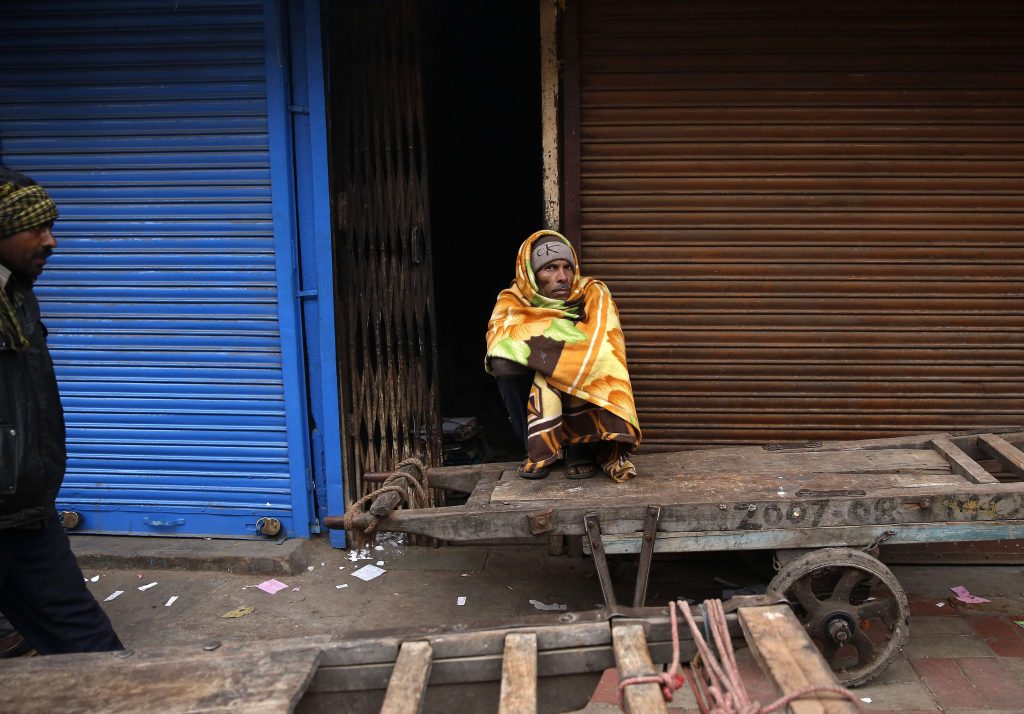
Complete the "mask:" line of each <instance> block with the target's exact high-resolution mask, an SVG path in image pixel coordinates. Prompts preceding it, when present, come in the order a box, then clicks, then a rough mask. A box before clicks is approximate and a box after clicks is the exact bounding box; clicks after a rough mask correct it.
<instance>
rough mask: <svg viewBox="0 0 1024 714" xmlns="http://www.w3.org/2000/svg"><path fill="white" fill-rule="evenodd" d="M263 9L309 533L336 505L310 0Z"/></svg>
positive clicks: (302, 508) (324, 155) (272, 3)
mask: <svg viewBox="0 0 1024 714" xmlns="http://www.w3.org/2000/svg"><path fill="white" fill-rule="evenodd" d="M264 8H265V12H264V16H265V26H266V31H267V52H268V61H267V72H268V74H267V80H268V82H267V84H268V100H269V101H268V103H269V105H270V110H269V116H270V119H269V121H270V124H271V125H270V137H271V139H270V151H271V174H272V179H273V186H274V196H273V199H274V206H275V212H274V223H275V230H274V232H275V237H276V240H277V254H278V266H279V276H278V281H279V286H280V303H279V304H280V310H281V339H282V342H284V341H285V340H288V341H289V342H290V343H291V344H294V345H296V348H297V349H296V350H294V351H293V350H288V353H290V356H293V357H296V358H297V357H299V356H301V355H303V353H304V354H305V358H306V360H305V364H302V362H301V359H296V360H295V361H293V362H291V363H289V362H288V361H287V357H286V362H285V365H284V369H285V373H286V374H289V375H295V381H294V382H293V384H292V385H291V388H290V389H289V390H288V394H287V395H286V408H287V411H288V414H289V415H291V414H297V415H301V416H302V418H303V419H306V418H307V417H308V419H309V422H308V423H301V424H300V423H295V422H294V421H293V420H290V421H289V437H288V438H289V451H291V453H292V454H293V455H294V457H295V458H293V467H292V479H293V480H292V483H293V484H294V486H295V488H294V490H293V499H294V501H295V512H296V524H298V523H299V522H300V518H299V513H300V512H301V513H305V514H306V515H307V518H306V520H305V522H307V523H310V524H311V528H310V530H311V531H313V532H316V531H319V527H318V525H317V524H318V523H319V522H320V521H322V519H323V517H324V516H326V515H328V514H331V515H340V514H341V513H343V512H344V507H345V502H344V488H343V485H342V479H343V474H342V459H341V448H342V447H341V417H340V409H339V391H338V367H337V365H338V360H337V349H336V341H335V314H334V304H335V297H334V295H335V293H334V250H333V245H332V238H331V220H330V215H331V201H330V177H329V163H328V150H327V107H326V91H325V84H324V62H323V45H322V40H321V24H320V1H319V0H265V3H264ZM307 407H308V411H307ZM300 457H301V458H300ZM314 490H315V494H316V497H315V500H314ZM300 502H301V503H300ZM295 535H299V536H301V535H304V534H301V533H299V532H296V533H295ZM305 535H308V533H307V534H305ZM330 542H331V545H334V546H335V547H339V548H340V547H344V546H345V533H344V531H331V533H330Z"/></svg>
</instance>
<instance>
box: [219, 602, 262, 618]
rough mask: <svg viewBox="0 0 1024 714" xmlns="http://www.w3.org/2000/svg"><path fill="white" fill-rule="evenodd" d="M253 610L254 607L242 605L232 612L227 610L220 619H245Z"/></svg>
mask: <svg viewBox="0 0 1024 714" xmlns="http://www.w3.org/2000/svg"><path fill="white" fill-rule="evenodd" d="M255 610H256V608H254V607H251V606H249V605H243V606H242V607H236V608H235V609H234V610H228V611H227V612H225V613H224V614H223V615H221V617H229V618H235V617H245V616H246V615H248V614H249V613H250V612H253V611H255Z"/></svg>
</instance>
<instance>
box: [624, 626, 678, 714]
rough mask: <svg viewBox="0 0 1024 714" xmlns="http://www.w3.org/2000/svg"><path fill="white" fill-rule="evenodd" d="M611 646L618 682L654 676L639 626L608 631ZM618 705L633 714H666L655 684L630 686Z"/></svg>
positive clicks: (659, 692)
mask: <svg viewBox="0 0 1024 714" xmlns="http://www.w3.org/2000/svg"><path fill="white" fill-rule="evenodd" d="M612 645H613V647H614V649H615V665H616V667H618V670H619V681H623V680H626V679H629V678H630V677H642V676H646V675H653V674H657V670H655V669H654V663H653V662H652V661H651V653H650V652H649V651H648V649H647V639H646V638H645V637H644V628H643V626H642V625H623V626H621V627H616V628H614V629H613V630H612ZM622 704H623V706H624V707H625V709H626V711H627V712H632V713H633V714H655V713H656V712H658V713H660V712H664V713H665V714H668V707H667V706H666V704H665V699H664V698H663V697H662V696H661V687H660V686H658V685H657V684H655V683H644V684H632V685H630V686H628V687H626V689H625V691H624V692H623V693H622Z"/></svg>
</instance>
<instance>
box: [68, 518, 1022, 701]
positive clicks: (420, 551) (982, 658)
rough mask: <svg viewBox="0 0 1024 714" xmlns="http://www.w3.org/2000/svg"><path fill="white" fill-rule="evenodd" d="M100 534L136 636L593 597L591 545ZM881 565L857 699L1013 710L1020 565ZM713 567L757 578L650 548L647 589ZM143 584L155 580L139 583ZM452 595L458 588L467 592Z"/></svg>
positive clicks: (684, 589) (90, 572)
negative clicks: (583, 551)
mask: <svg viewBox="0 0 1024 714" xmlns="http://www.w3.org/2000/svg"><path fill="white" fill-rule="evenodd" d="M97 538H99V537H96V536H76V537H75V538H73V539H72V542H73V547H74V548H75V550H76V552H78V553H79V554H80V556H81V558H82V564H83V570H84V572H85V575H86V577H87V578H88V579H90V583H89V587H90V589H91V590H92V591H93V593H94V594H95V595H96V597H97V598H98V599H99V600H101V601H103V600H105V599H106V598H108V597H109V596H110V595H111V594H112V593H113V592H115V591H119V590H120V591H122V594H121V595H119V596H117V597H116V598H115V599H113V600H110V601H107V602H104V603H103V605H104V607H105V609H106V610H107V612H108V613H109V614H110V616H111V619H112V620H113V621H114V625H115V627H116V628H117V630H118V632H119V634H120V635H121V637H122V639H123V640H124V641H125V642H126V644H127V645H128V646H129V647H132V648H141V647H151V646H159V645H172V644H188V643H198V642H204V641H207V640H211V639H215V640H220V641H229V640H235V641H237V640H255V639H274V638H284V637H294V636H302V635H314V634H328V635H332V636H335V637H343V636H345V635H346V634H350V633H352V632H356V631H363V632H365V631H368V630H381V629H387V630H394V629H396V628H409V629H412V628H417V627H429V626H436V625H455V624H465V625H467V626H474V625H484V624H499V623H501V622H503V621H508V620H510V619H512V618H515V617H517V616H520V615H530V614H536V613H537V609H535V605H534V604H533V603H532V602H531V601H535V602H536V603H540V604H544V605H555V604H560V605H565V606H566V607H567V608H568V609H569V610H577V611H578V610H589V609H592V608H594V607H596V606H598V605H599V603H600V601H601V595H600V588H599V586H598V583H597V580H596V577H595V576H594V571H593V565H592V563H591V562H590V560H588V559H579V558H572V557H568V556H558V557H550V556H548V555H547V550H546V547H543V546H501V547H495V546H491V547H483V546H444V547H442V548H439V549H434V548H429V547H406V546H400V545H391V544H385V545H382V546H380V548H379V549H376V550H374V549H371V550H369V551H367V552H364V553H363V554H361V555H359V554H355V553H352V552H348V551H340V550H335V549H332V548H330V547H329V546H328V545H327V544H326V542H325V541H324V540H323V539H314V540H311V541H298V542H295V543H291V542H287V543H286V544H275V543H272V542H262V543H259V542H245V541H219V542H217V541H195V540H192V541H189V540H178V539H146V538H118V539H109V540H110V543H104V542H102V541H100V540H96V539H97ZM114 541H117V543H116V544H115V543H114ZM145 541H152V542H145ZM156 541H163V542H162V543H161V542H156ZM112 544H113V545H116V547H113V545H112ZM257 546H259V547H257ZM190 552H191V553H192V556H193V558H192V560H191V561H190V559H189V557H188V555H189V553H190ZM378 562H380V563H383V565H382V566H381V567H382V568H383V569H384V570H385V573H384V574H383V575H381V576H379V577H377V578H375V579H373V580H369V581H363V580H360V579H359V578H357V577H353V572H354V571H355V570H356V569H358V568H360V567H362V566H364V565H367V564H377V563H378ZM174 568H177V569H174ZM892 569H893V571H894V573H895V574H896V576H897V578H898V579H899V580H900V582H901V584H902V585H903V587H904V589H905V590H906V591H907V593H908V594H909V596H910V602H911V613H912V622H911V635H910V641H909V643H908V646H907V648H906V650H905V652H904V655H903V656H902V657H901V658H900V659H899V660H898V661H897V662H896V663H895V664H894V665H893V666H892V667H891V668H890V669H889V670H888V671H887V672H886V673H885V674H884V675H883V676H882V677H880V678H879V679H878V680H876V681H875V682H873V683H871V684H869V685H866V686H864V687H861V688H859V689H857V690H856V694H857V695H858V696H859V697H863V698H864V699H865V701H864V702H863V704H862V706H863V707H864V708H865V709H868V710H876V711H899V712H921V711H946V712H961V713H963V714H968V713H971V714H980V713H981V712H1003V713H1009V712H1024V628H1022V627H1020V626H1019V625H1017V624H1015V623H1014V620H1015V619H1022V617H1024V568H1022V567H1020V566H902V567H901V566H894V567H893V568H892ZM617 570H619V571H620V572H619V575H620V576H621V575H623V573H624V574H625V578H624V580H625V582H624V583H623V585H624V586H626V587H625V589H624V594H623V598H624V599H625V590H629V589H630V588H631V583H630V582H629V575H630V572H629V564H628V563H620V566H619V567H618V568H617ZM271 577H273V578H276V579H278V580H280V581H281V582H283V583H285V584H286V585H287V588H285V589H283V590H281V591H280V592H278V593H277V594H275V595H270V594H267V593H266V592H263V591H261V590H259V589H257V588H256V585H258V584H259V583H261V582H263V581H264V580H267V579H268V578H271ZM93 579H95V581H94V582H93V581H92V580H93ZM722 580H726V581H728V582H729V583H732V584H735V585H739V586H745V585H752V584H755V583H757V582H762V583H763V582H764V581H765V580H764V577H763V575H758V574H757V573H756V572H754V571H753V570H751V569H750V568H749V567H747V565H746V564H745V562H744V561H743V560H742V559H741V558H739V557H735V556H730V555H729V554H720V555H716V556H715V557H713V558H704V559H700V558H688V559H687V558H684V559H675V560H666V561H661V560H659V561H656V562H655V566H654V569H653V571H652V579H651V584H650V589H649V600H648V603H649V604H654V603H658V602H664V601H667V600H668V599H670V598H672V597H676V596H680V595H685V596H687V597H690V598H693V599H703V598H706V597H720V596H721V589H722V587H723V584H722ZM149 583H157V584H156V585H153V586H152V587H149V588H147V589H146V590H140V589H139V588H140V587H144V586H146V585H148V584H149ZM956 585H965V586H966V587H967V588H968V589H969V590H970V591H971V592H972V593H975V594H977V595H981V596H984V597H986V598H989V599H990V600H991V601H992V602H990V603H986V604H980V605H966V604H963V603H960V602H957V601H956V600H954V599H953V597H952V593H951V592H950V590H949V588H950V587H952V586H956ZM173 596H176V599H175V600H174V601H173V603H172V604H170V605H168V604H167V603H168V601H170V599H171V598H172V597H173ZM459 598H465V601H464V604H462V605H460V604H459V602H460V600H459ZM243 607H252V608H254V610H253V611H252V612H251V613H249V614H247V615H244V616H242V617H238V618H225V617H223V615H224V614H225V613H227V612H229V611H232V610H236V609H238V608H243ZM740 661H741V664H742V668H743V671H744V673H745V675H746V679H745V681H746V682H747V685H748V689H750V690H751V691H752V692H753V693H754V695H755V696H756V697H757V698H758V699H759V700H760V701H761V703H762V704H765V703H768V702H769V701H770V700H771V699H774V697H775V694H774V692H772V691H771V685H770V684H769V683H768V682H767V681H766V680H765V679H764V677H763V676H762V675H761V674H760V671H759V670H758V668H757V666H756V665H755V664H754V663H753V661H752V660H751V659H750V657H749V652H747V651H743V652H741V654H740ZM613 674H614V672H611V673H610V674H609V675H606V677H605V679H604V680H602V684H601V685H600V686H599V687H598V689H597V691H596V692H595V696H594V698H593V700H592V702H591V704H590V705H589V706H588V707H587V709H586V711H588V712H594V713H600V712H608V713H609V714H610V713H611V712H612V711H614V710H617V707H616V706H615V703H614V702H615V682H614V679H613ZM868 699H870V701H866V700H868ZM672 706H673V707H675V708H676V709H678V710H680V711H696V709H695V704H694V701H693V699H692V695H690V694H689V693H688V692H687V691H685V690H680V692H678V693H677V696H676V700H675V702H674V703H673V704H672Z"/></svg>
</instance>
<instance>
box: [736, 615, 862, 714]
mask: <svg viewBox="0 0 1024 714" xmlns="http://www.w3.org/2000/svg"><path fill="white" fill-rule="evenodd" d="M737 613H738V615H739V619H740V625H742V627H743V633H744V635H745V637H746V640H747V644H749V645H750V651H751V653H752V654H753V655H754V659H755V660H757V663H758V665H760V667H761V670H762V671H764V673H765V674H766V675H768V677H769V678H770V679H771V680H772V681H773V682H775V685H776V686H777V687H778V688H779V691H780V692H782V694H783V695H786V694H792V693H793V692H796V691H799V690H801V689H804V688H805V687H812V686H832V687H838V686H840V685H839V680H837V679H836V676H835V674H833V672H832V670H831V669H829V667H828V665H827V664H826V662H825V660H824V659H823V658H822V656H821V653H820V652H818V648H817V647H815V646H814V643H813V642H811V640H810V638H809V637H808V636H807V632H806V631H805V630H804V627H803V625H801V624H800V622H799V621H798V620H797V619H796V616H795V615H794V614H793V611H792V610H790V609H789V608H788V607H786V606H785V605H774V606H771V607H756V608H747V607H741V608H739V610H738V611H737ZM762 704H767V702H762ZM789 709H790V711H792V712H793V714H853V713H854V712H856V711H857V707H856V706H854V704H853V703H852V702H850V701H847V700H846V699H843V698H841V697H839V696H838V695H836V694H832V693H821V694H812V695H808V696H806V697H801V698H800V699H797V700H794V701H793V702H792V703H791V704H790V705H789Z"/></svg>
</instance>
